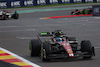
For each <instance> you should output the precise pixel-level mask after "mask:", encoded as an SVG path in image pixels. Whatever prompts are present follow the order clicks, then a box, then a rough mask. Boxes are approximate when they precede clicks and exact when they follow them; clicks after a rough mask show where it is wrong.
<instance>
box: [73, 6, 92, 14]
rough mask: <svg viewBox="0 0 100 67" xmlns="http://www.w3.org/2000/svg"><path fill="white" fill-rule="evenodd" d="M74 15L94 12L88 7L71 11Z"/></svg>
mask: <svg viewBox="0 0 100 67" xmlns="http://www.w3.org/2000/svg"><path fill="white" fill-rule="evenodd" d="M71 14H72V15H79V14H92V8H86V9H80V10H79V9H76V10H75V11H72V12H71Z"/></svg>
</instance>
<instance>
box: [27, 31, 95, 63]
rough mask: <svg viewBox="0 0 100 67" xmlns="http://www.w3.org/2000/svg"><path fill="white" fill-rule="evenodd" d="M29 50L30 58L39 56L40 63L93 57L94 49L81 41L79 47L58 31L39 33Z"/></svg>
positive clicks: (86, 41) (71, 39)
mask: <svg viewBox="0 0 100 67" xmlns="http://www.w3.org/2000/svg"><path fill="white" fill-rule="evenodd" d="M29 49H30V55H31V56H40V57H41V59H42V61H47V60H50V59H54V58H73V57H83V58H92V56H95V50H94V47H93V46H92V45H91V42H90V41H89V40H83V41H82V42H81V44H80V45H79V44H78V40H77V39H76V38H75V37H68V36H66V35H65V34H64V33H63V32H61V31H60V30H56V31H54V32H41V33H39V35H38V36H37V39H33V40H31V41H30V43H29Z"/></svg>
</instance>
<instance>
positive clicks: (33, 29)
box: [0, 6, 100, 67]
mask: <svg viewBox="0 0 100 67" xmlns="http://www.w3.org/2000/svg"><path fill="white" fill-rule="evenodd" d="M64 7H65V6H64ZM68 7H70V6H68ZM71 7H72V6H71ZM44 9H45V8H44ZM71 11H72V10H67V11H66V10H59V11H47V12H34V13H27V14H20V18H19V19H18V20H14V19H8V20H0V47H2V48H5V49H7V50H9V51H11V52H13V53H15V54H17V55H19V56H21V57H23V58H25V59H27V60H29V61H31V62H33V63H36V64H38V65H40V66H41V67H67V66H68V67H99V66H100V57H99V56H100V17H93V16H92V17H75V18H59V19H40V18H43V17H51V16H63V15H67V14H70V12H71ZM58 29H60V30H62V31H63V32H65V33H66V34H67V35H68V36H75V37H76V38H78V40H79V44H80V42H81V40H90V41H91V43H92V45H93V46H94V47H95V52H96V56H94V57H93V58H92V59H85V60H84V59H83V58H81V57H80V58H72V59H69V58H67V59H52V60H51V61H50V62H43V61H41V59H40V58H39V57H31V56H30V54H29V41H30V39H34V38H36V35H37V33H38V32H41V31H42V32H43V31H54V30H58ZM1 66H2V67H18V66H16V65H12V64H8V63H4V62H2V61H0V67H1Z"/></svg>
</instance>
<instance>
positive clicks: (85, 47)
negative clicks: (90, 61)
mask: <svg viewBox="0 0 100 67" xmlns="http://www.w3.org/2000/svg"><path fill="white" fill-rule="evenodd" d="M81 51H82V52H87V53H86V54H85V55H86V56H83V58H91V57H92V54H93V53H94V48H93V47H92V45H91V42H90V41H89V40H84V41H82V42H81Z"/></svg>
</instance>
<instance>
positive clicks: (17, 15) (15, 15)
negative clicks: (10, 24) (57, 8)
mask: <svg viewBox="0 0 100 67" xmlns="http://www.w3.org/2000/svg"><path fill="white" fill-rule="evenodd" d="M12 18H14V19H18V18H19V14H18V13H17V12H16V11H15V13H14V14H13V15H12Z"/></svg>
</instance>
